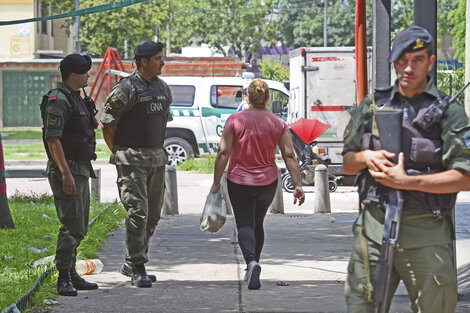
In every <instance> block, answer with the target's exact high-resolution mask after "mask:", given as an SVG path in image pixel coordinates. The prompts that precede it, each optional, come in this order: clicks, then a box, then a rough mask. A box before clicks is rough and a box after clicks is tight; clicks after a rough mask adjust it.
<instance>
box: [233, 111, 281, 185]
mask: <svg viewBox="0 0 470 313" xmlns="http://www.w3.org/2000/svg"><path fill="white" fill-rule="evenodd" d="M225 129H227V130H228V131H230V132H231V133H232V134H233V145H232V154H231V156H230V163H229V167H228V173H227V178H228V179H229V180H230V181H232V182H234V183H236V184H240V185H248V186H266V185H269V184H271V183H272V182H274V181H275V180H276V179H277V177H278V170H277V166H276V162H275V154H276V148H277V146H278V144H279V139H280V138H281V136H282V135H284V134H285V133H287V131H288V127H287V124H286V123H285V122H284V121H283V120H282V119H280V118H279V117H277V116H276V115H274V114H273V113H271V112H269V111H266V110H253V109H250V110H243V111H241V112H237V113H234V114H232V115H230V116H229V118H228V119H227V122H226V123H225Z"/></svg>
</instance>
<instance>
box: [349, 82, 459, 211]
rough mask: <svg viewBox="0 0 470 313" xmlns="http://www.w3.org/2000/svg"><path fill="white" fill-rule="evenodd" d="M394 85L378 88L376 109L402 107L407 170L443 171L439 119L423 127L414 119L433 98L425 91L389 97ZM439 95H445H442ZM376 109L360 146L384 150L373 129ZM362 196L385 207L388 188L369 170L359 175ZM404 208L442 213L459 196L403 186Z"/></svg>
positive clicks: (361, 199)
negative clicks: (406, 96) (403, 97)
mask: <svg viewBox="0 0 470 313" xmlns="http://www.w3.org/2000/svg"><path fill="white" fill-rule="evenodd" d="M391 90H392V87H389V88H386V89H382V90H378V91H377V92H376V93H375V94H374V100H375V106H376V108H377V109H380V108H383V107H384V106H390V107H393V108H395V109H402V111H403V124H402V138H401V142H402V149H401V151H402V152H403V154H404V157H405V162H404V163H405V170H406V171H407V173H408V175H417V174H429V173H436V172H442V171H444V170H446V168H445V167H444V166H443V165H442V146H443V142H442V140H441V127H440V123H435V124H434V125H432V126H431V127H429V128H428V129H422V128H421V127H419V126H417V125H416V124H415V123H413V121H414V119H415V118H416V116H417V115H418V113H419V112H420V111H421V110H426V109H427V108H428V107H429V105H431V103H432V102H433V100H434V98H433V97H432V96H430V95H428V94H426V93H423V94H421V95H420V96H419V97H417V98H413V99H411V100H409V101H408V102H409V103H402V102H401V101H400V100H399V99H398V97H395V98H394V99H392V100H390V94H391ZM440 96H443V94H442V95H440ZM373 123H374V121H373V113H372V114H371V115H370V117H369V121H368V122H367V126H366V133H364V135H363V136H362V138H361V150H367V149H370V150H381V149H382V147H381V144H380V140H379V139H378V138H376V137H375V136H374V135H373V134H372V133H373V131H372V128H373V127H374V126H373ZM357 182H358V186H359V197H360V201H361V202H362V203H364V204H371V205H374V206H378V207H381V208H385V207H386V203H387V200H388V199H387V195H388V192H389V191H390V189H389V188H387V187H385V186H383V185H381V184H379V183H377V182H376V181H375V180H374V179H373V178H372V176H371V175H370V174H369V172H368V171H367V170H365V171H363V172H361V173H360V174H359V175H358V179H357ZM403 194H404V201H405V203H404V208H405V209H407V210H416V211H424V212H429V211H430V210H431V211H432V212H433V213H434V214H435V215H440V214H442V213H445V212H450V210H451V209H452V208H453V207H454V204H455V200H456V195H457V194H456V193H455V194H430V193H425V192H420V191H410V190H404V191H403Z"/></svg>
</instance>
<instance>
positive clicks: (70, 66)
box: [59, 53, 91, 74]
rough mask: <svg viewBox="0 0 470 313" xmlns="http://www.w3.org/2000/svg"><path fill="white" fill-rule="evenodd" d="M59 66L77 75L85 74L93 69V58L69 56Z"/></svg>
mask: <svg viewBox="0 0 470 313" xmlns="http://www.w3.org/2000/svg"><path fill="white" fill-rule="evenodd" d="M59 66H60V68H61V69H67V70H69V71H70V72H72V73H75V74H85V73H86V72H88V71H89V70H90V68H91V58H90V56H89V55H81V54H77V53H74V54H69V55H68V56H66V57H65V58H64V59H63V60H62V61H60V65H59Z"/></svg>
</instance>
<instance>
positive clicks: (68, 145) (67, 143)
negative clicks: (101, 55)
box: [41, 88, 98, 161]
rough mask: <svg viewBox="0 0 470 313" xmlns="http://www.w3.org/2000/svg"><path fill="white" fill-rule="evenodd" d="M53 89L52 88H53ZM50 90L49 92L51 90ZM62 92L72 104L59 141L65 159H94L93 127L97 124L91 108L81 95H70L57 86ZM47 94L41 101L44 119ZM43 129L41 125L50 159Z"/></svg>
mask: <svg viewBox="0 0 470 313" xmlns="http://www.w3.org/2000/svg"><path fill="white" fill-rule="evenodd" d="M53 90H54V89H53ZM53 90H51V92H52V91H53ZM56 90H59V91H60V92H61V93H63V94H64V95H65V96H66V97H67V100H68V101H69V103H70V105H71V106H72V116H71V117H70V120H69V121H68V122H66V124H65V126H64V129H63V133H62V138H60V143H61V144H62V149H63V150H64V154H65V158H66V159H67V161H91V160H96V154H95V147H96V137H95V129H96V127H97V125H98V123H97V121H96V118H95V115H94V112H93V110H92V108H88V107H87V106H86V105H85V103H84V102H83V99H82V98H81V97H72V96H71V95H70V94H69V93H68V92H67V91H66V90H63V89H61V88H57V89H56ZM51 92H49V94H50V93H51ZM49 94H47V95H44V96H43V100H42V103H41V116H42V118H43V120H44V118H45V116H44V115H45V109H46V105H47V103H48V101H49ZM44 133H45V129H44V127H43V141H44V147H45V149H46V153H47V156H48V158H49V159H50V160H52V155H51V153H50V151H49V146H48V145H47V142H46V141H45V139H44Z"/></svg>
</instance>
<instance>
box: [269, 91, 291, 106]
mask: <svg viewBox="0 0 470 313" xmlns="http://www.w3.org/2000/svg"><path fill="white" fill-rule="evenodd" d="M273 100H279V101H281V105H282V108H285V107H286V106H287V104H288V103H289V96H288V95H286V94H285V93H283V92H281V91H279V90H276V89H269V100H268V103H267V104H266V110H268V111H272V101H273Z"/></svg>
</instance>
